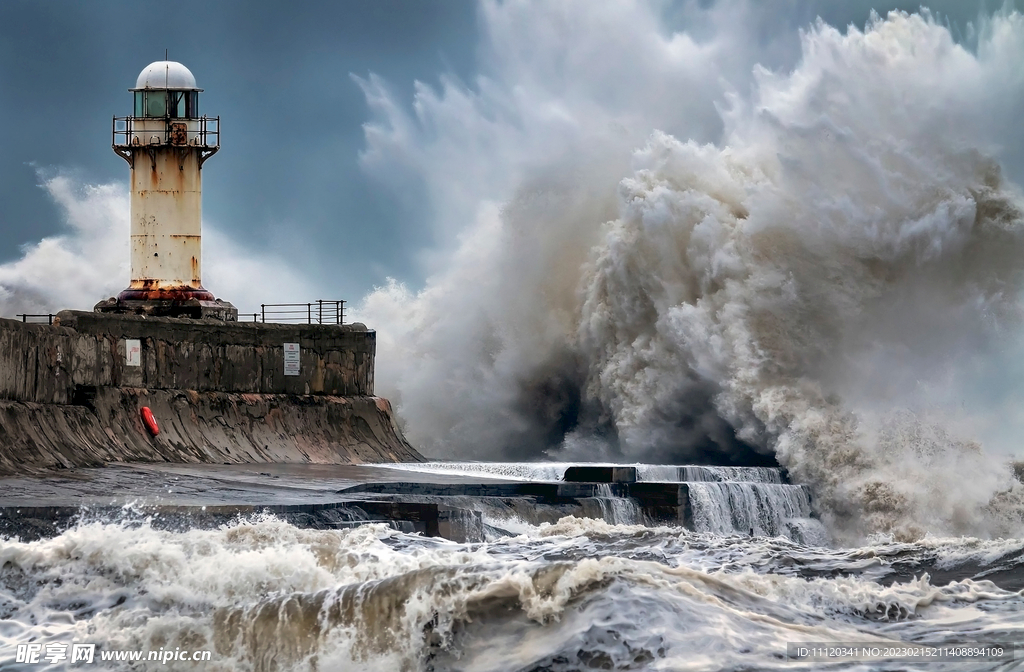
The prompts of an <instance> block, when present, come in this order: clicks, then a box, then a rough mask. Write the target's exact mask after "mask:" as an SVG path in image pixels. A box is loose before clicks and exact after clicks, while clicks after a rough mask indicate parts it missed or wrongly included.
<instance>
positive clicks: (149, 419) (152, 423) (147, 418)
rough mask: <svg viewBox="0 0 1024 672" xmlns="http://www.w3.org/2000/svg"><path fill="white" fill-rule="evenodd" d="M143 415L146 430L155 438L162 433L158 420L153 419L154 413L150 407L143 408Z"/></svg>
mask: <svg viewBox="0 0 1024 672" xmlns="http://www.w3.org/2000/svg"><path fill="white" fill-rule="evenodd" d="M140 413H141V414H142V424H144V425H146V429H148V430H149V433H150V434H152V435H153V436H156V435H157V434H159V433H160V428H159V427H157V425H156V418H154V417H153V411H151V410H149V406H143V407H142V410H141V411H140Z"/></svg>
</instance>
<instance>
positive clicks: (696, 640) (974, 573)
mask: <svg viewBox="0 0 1024 672" xmlns="http://www.w3.org/2000/svg"><path fill="white" fill-rule="evenodd" d="M446 468H447V469H449V470H462V471H470V472H476V473H483V474H487V475H492V476H493V475H495V474H502V473H503V474H505V475H506V476H507V477H510V478H517V479H523V478H524V477H531V476H532V477H534V478H536V479H539V480H547V478H548V477H549V476H551V475H553V474H557V473H559V472H560V471H561V469H562V468H564V465H557V464H554V465H537V464H520V465H517V464H503V465H494V466H490V467H489V466H487V465H470V466H469V467H467V466H466V465H461V466H460V465H455V466H451V465H449V466H448V467H446ZM658 469H661V471H660V472H659V471H658ZM667 469H668V468H650V469H647V470H646V474H647V476H648V477H652V478H654V477H661V478H664V477H665V475H666V473H665V472H666V470H667ZM735 471H737V472H742V471H743V470H735ZM771 471H772V470H761V472H760V473H755V474H753V476H752V478H755V479H758V480H756V481H754V480H751V481H746V482H745V483H746V486H743V483H744V481H725V480H713V479H719V478H722V477H723V476H725V477H729V476H737V475H740V476H742V475H743V474H741V473H728V472H729V470H723V469H718V470H699V469H698V470H690V471H684V472H683V473H682V475H683V476H684V477H685V478H696V477H700V478H703V479H704V480H703V482H704V483H705V484H707V485H711V484H714V483H718V485H719V486H724V485H728V484H730V483H731V484H732V485H734V486H736V487H754V488H762V489H763V488H772V487H775V488H785V487H792V486H784V485H781V484H777V483H773V482H772V481H774V480H776V475H774V474H772V473H770V472H771ZM549 472H550V473H549ZM640 472H641V478H642V477H643V475H644V473H645V470H644V469H641V470H640ZM693 482H694V483H696V482H698V481H693ZM709 492H718V491H709ZM705 495H708V493H705ZM708 497H709V501H711V500H713V501H714V502H715V506H717V507H718V509H719V511H718V513H719V518H721V517H722V515H723V512H724V514H725V517H726V518H728V519H731V520H733V521H734V522H738V523H740V524H743V525H746V521H739V520H738V519H737V518H736V513H737V511H739V509H742V508H743V507H745V506H754V507H757V506H759V505H758V504H757V503H756V502H755V503H753V504H751V503H750V502H747V503H746V504H744V503H743V502H742V501H741V500H742V498H739V499H737V498H736V497H733V498H732V499H730V498H729V497H724V498H722V497H719V498H717V499H716V498H715V497H712V496H710V495H708ZM768 499H772V496H769V497H768ZM620 501H621V500H620ZM751 501H753V500H751ZM773 506H774V504H773ZM798 508H799V507H798ZM730 509H731V510H730ZM602 510H603V511H604V512H605V514H604V518H603V519H597V518H575V517H566V518H563V519H562V520H559V521H558V522H557V523H555V524H547V523H546V524H539V525H536V524H531V523H530V522H529V521H527V520H511V519H507V518H506V519H495V518H491V519H487V520H486V521H485V522H487V523H488V525H489V527H488V530H489V533H488V539H487V540H486V541H485V542H483V543H472V544H458V543H454V542H450V541H446V540H443V539H436V538H426V537H422V536H419V535H414V534H406V533H403V532H399V531H396V530H394V529H391V528H389V527H387V526H386V525H384V524H367V525H364V526H361V527H357V528H354V529H346V530H310V529H299V528H296V527H294V526H292V525H290V524H288V523H286V522H283V521H281V520H278V519H275V518H273V517H258V518H252V519H247V520H241V519H240V520H238V521H236V522H234V523H232V524H230V525H226V526H223V527H220V528H219V529H206V530H200V529H193V530H189V531H168V530H162V529H156V528H155V527H153V526H151V525H150V524H149V523H147V522H145V521H141V522H140V521H134V522H125V521H120V522H89V523H81V524H79V525H77V526H75V527H73V528H71V529H69V530H67V531H65V532H64V533H63V534H61V535H59V536H57V537H55V538H51V539H46V540H40V541H33V542H22V541H18V540H14V539H2V540H0V651H2V653H0V669H3V670H15V669H18V670H21V669H25V670H28V669H49V670H58V669H79V668H81V669H87V668H88V667H89V666H87V665H84V664H75V665H69V664H67V663H66V662H65V663H55V664H52V665H47V664H45V663H44V664H38V665H19V664H17V663H16V662H14V661H13V653H14V651H15V650H16V649H17V645H18V644H24V643H27V642H30V641H31V642H38V643H43V644H46V643H55V642H56V643H60V642H64V643H69V642H72V641H78V642H91V643H96V644H97V645H98V646H99V649H100V650H108V651H109V650H176V649H184V650H190V651H194V650H210V651H211V652H212V657H211V660H210V662H207V663H202V667H201V668H200V667H199V664H197V663H194V662H190V661H189V662H183V661H170V662H168V663H166V664H162V663H159V662H142V663H133V664H129V663H113V662H106V663H96V664H95V665H94V669H179V670H194V669H207V670H260V671H265V670H353V671H355V670H380V671H382V672H383V671H388V672H390V671H394V670H410V671H411V670H436V671H441V670H452V671H455V670H460V671H461V670H464V671H467V672H468V671H470V670H473V671H480V672H483V671H493V672H510V671H520V670H521V671H524V672H525V671H536V672H540V671H549V670H550V671H565V672H569V671H575V670H792V669H798V670H813V669H850V670H854V669H856V670H903V669H927V670H980V669H1007V670H1008V669H1022V667H1024V662H1013V661H1012V660H1010V661H1003V662H994V661H989V662H980V663H978V662H973V663H965V662H952V661H946V662H943V661H938V662H936V661H928V662H910V661H906V660H899V659H888V660H886V659H875V660H839V661H835V662H830V663H826V662H820V661H798V660H791V659H788V658H787V644H788V643H795V642H818V643H853V642H857V643H862V644H863V643H876V644H878V645H879V646H881V647H884V646H892V645H893V644H897V643H918V644H928V645H941V644H985V645H993V644H1003V645H1006V643H1007V642H1014V641H1018V642H1022V643H1024V598H1022V596H1021V593H1020V592H1018V591H1020V590H1021V589H1022V588H1024V540H1019V539H1004V540H987V541H986V540H979V539H971V538H937V537H930V536H926V537H924V538H923V539H920V540H918V541H915V542H910V543H907V542H898V541H894V540H892V539H885V538H875V539H871V540H869V541H867V542H866V543H863V544H861V545H858V546H853V547H843V546H836V545H830V544H829V543H828V541H827V539H824V538H820V537H818V538H816V539H815V540H813V541H810V540H807V539H806V538H805V537H807V534H806V533H805V532H802V531H800V530H806V529H808V527H809V526H808V525H805V526H804V527H802V528H799V529H798V530H797V531H796V532H794V531H793V528H787V529H788V530H789V531H787V532H786V533H785V534H779V535H778V536H761V533H760V532H755V534H757V535H759V536H753V537H751V536H749V533H744V534H737V533H736V532H735V531H728V532H726V531H725V530H723V525H724V523H722V522H721V520H719V522H715V521H714V520H713V519H714V516H713V515H712V516H709V517H708V518H706V519H705V520H704V522H700V521H699V520H698V521H696V522H695V525H696V527H697V531H688V530H685V529H682V528H679V527H649V526H644V525H641V524H636V523H638V522H641V521H640V520H639V518H636V515H637V514H636V508H635V507H633V508H631V507H629V506H622V505H621V504H620V505H617V506H616V505H609V506H607V507H605V508H604V509H602ZM709 513H710V512H709ZM765 513H770V512H765V511H762V513H761V514H755V515H754V516H753V518H754V519H756V518H758V517H759V515H760V516H761V517H762V518H763V516H764V514H765ZM789 513H790V514H792V513H794V512H793V511H790V512H789ZM795 513H797V514H803V513H806V511H795ZM630 517H634V518H635V519H634V520H632V521H631V520H629V518H630ZM805 522H806V521H805ZM811 522H816V521H811ZM759 524H764V525H767V524H768V523H763V521H762V523H759ZM802 537H804V538H805V540H804V541H803V542H801V541H794V540H793V539H794V538H797V539H799V538H802Z"/></svg>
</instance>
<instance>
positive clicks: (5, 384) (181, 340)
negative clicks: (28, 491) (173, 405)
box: [0, 311, 377, 404]
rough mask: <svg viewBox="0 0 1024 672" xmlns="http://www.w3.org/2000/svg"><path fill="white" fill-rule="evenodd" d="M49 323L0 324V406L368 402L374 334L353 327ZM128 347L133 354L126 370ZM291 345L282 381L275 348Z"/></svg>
mask: <svg viewBox="0 0 1024 672" xmlns="http://www.w3.org/2000/svg"><path fill="white" fill-rule="evenodd" d="M57 321H58V324H55V325H54V326H48V325H45V324H23V323H21V322H17V321H15V320H5V319H0V399H12V400H18V401H35V402H39V403H44V404H45V403H51V404H67V403H71V402H73V400H74V395H75V393H76V390H80V389H81V388H90V387H144V388H147V389H165V390H198V391H200V392H205V391H210V392H238V393H255V394H328V395H334V396H343V397H344V396H363V395H366V396H371V395H373V361H374V354H375V351H376V338H377V335H376V332H374V331H372V330H370V329H367V328H366V327H365V326H363V325H361V324H352V325H344V326H337V325H318V324H312V325H306V324H301V325H288V324H262V323H252V322H249V323H245V322H218V321H214V320H188V319H173V318H160V317H149V318H146V317H140V316H135V315H110V314H102V313H88V312H82V311H63V312H61V313H58V315H57ZM129 339H134V340H136V341H138V343H139V346H140V353H139V360H138V365H137V366H131V365H129V363H128V358H127V354H128V353H127V352H126V347H127V344H128V341H129ZM285 343H297V344H298V346H299V371H298V375H293V376H288V375H285V366H284V347H283V346H284V344H285Z"/></svg>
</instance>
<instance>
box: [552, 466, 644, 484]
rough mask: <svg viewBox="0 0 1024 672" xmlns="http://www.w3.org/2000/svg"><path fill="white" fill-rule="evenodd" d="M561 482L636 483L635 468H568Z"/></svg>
mask: <svg viewBox="0 0 1024 672" xmlns="http://www.w3.org/2000/svg"><path fill="white" fill-rule="evenodd" d="M562 480H563V481H574V482H576V483H636V467H593V466H582V467H569V468H568V469H566V470H565V474H564V475H563V476H562Z"/></svg>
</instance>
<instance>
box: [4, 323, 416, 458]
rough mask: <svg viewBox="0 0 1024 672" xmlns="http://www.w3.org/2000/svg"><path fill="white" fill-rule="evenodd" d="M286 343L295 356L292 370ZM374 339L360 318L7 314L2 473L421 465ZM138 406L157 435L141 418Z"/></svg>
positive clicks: (371, 332)
mask: <svg viewBox="0 0 1024 672" xmlns="http://www.w3.org/2000/svg"><path fill="white" fill-rule="evenodd" d="M289 343H290V344H297V346H298V353H296V354H297V357H296V358H295V359H293V360H292V362H291V364H290V365H291V369H290V370H289V371H288V373H289V375H286V355H285V344H289ZM133 346H134V347H136V348H137V351H136V353H135V354H134V357H133V355H132V353H131V352H129V349H130V348H131V347H133ZM292 347H294V346H292ZM375 347H376V334H375V332H373V331H372V330H369V329H367V328H366V327H365V326H363V325H345V326H337V325H272V324H253V323H224V322H216V321H211V320H203V321H200V320H184V319H170V318H145V317H139V316H121V315H104V314H97V313H85V312H77V311H64V312H62V313H60V314H59V315H58V323H57V324H55V325H52V326H50V325H37V324H23V323H21V322H16V321H14V320H5V319H0V474H14V473H26V472H33V471H38V470H44V469H50V468H55V467H56V468H60V467H77V466H95V465H99V464H102V463H105V462H154V461H155V462H217V463H235V462H312V463H335V464H344V463H362V462H395V461H409V460H419V459H422V458H420V456H419V454H418V453H417V452H416V451H415V450H414V449H413V448H412V447H411V446H410V445H409V444H408V443H407V442H406V441H405V439H404V438H403V437H402V434H401V432H400V430H399V429H398V427H397V426H396V425H395V422H394V417H393V414H392V410H391V406H390V404H389V403H388V401H387V400H386V399H381V398H377V397H374V396H372V395H373V364H374V355H375ZM144 406H146V407H149V408H150V409H151V411H152V412H153V415H154V417H155V418H156V421H157V423H158V425H159V427H160V433H159V434H158V435H157V436H155V437H153V436H150V435H149V433H148V432H147V431H146V430H145V427H144V426H143V424H142V422H141V419H140V417H139V411H140V409H141V408H142V407H144Z"/></svg>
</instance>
